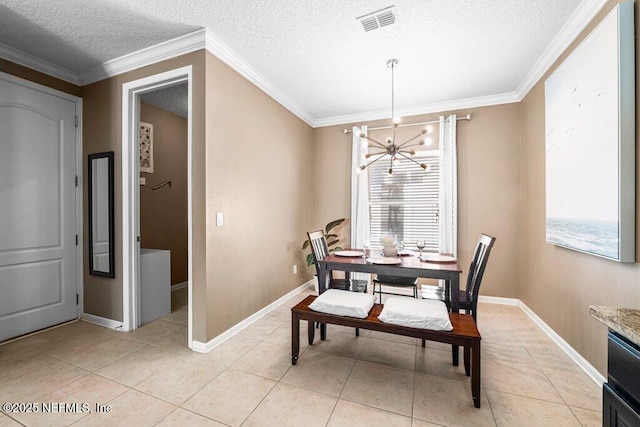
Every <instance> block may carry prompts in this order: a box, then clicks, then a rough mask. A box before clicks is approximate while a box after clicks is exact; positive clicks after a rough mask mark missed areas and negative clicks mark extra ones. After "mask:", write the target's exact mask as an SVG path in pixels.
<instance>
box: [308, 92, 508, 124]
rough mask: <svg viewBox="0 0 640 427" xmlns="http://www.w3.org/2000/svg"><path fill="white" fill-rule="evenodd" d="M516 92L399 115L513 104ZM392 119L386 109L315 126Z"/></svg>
mask: <svg viewBox="0 0 640 427" xmlns="http://www.w3.org/2000/svg"><path fill="white" fill-rule="evenodd" d="M519 101H520V99H519V98H518V96H517V94H516V93H515V92H509V93H502V94H498V95H490V96H479V97H476V98H467V99H456V100H452V101H444V102H434V103H430V104H423V105H415V106H412V107H406V108H399V109H398V110H397V111H396V115H397V116H402V117H407V116H418V115H421V114H430V113H441V112H444V111H452V110H462V109H465V108H477V107H488V106H491V105H500V104H511V103H513V102H519ZM380 119H391V112H390V111H389V110H388V109H386V110H376V111H369V112H366V113H357V114H347V115H344V116H333V117H327V118H323V119H317V120H316V121H315V122H314V124H315V126H314V127H325V126H334V125H344V124H348V123H362V122H370V121H373V120H380Z"/></svg>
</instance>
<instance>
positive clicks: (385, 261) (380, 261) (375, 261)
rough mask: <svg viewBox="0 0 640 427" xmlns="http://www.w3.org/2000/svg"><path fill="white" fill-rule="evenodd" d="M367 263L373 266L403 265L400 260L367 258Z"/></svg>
mask: <svg viewBox="0 0 640 427" xmlns="http://www.w3.org/2000/svg"><path fill="white" fill-rule="evenodd" d="M367 261H368V262H370V263H372V264H402V260H401V259H400V258H390V257H380V258H367Z"/></svg>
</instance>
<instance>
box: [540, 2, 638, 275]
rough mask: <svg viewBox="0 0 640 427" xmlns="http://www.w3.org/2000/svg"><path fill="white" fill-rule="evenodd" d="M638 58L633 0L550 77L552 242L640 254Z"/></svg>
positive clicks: (599, 252)
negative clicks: (638, 214)
mask: <svg viewBox="0 0 640 427" xmlns="http://www.w3.org/2000/svg"><path fill="white" fill-rule="evenodd" d="M634 63H635V59H634V23H633V1H631V0H628V1H626V2H624V3H620V4H618V5H617V6H616V7H615V8H614V9H613V10H612V11H611V12H610V13H609V15H607V17H605V18H604V19H603V20H602V22H601V23H600V24H599V25H598V26H597V27H596V28H595V29H594V30H593V31H592V32H591V33H590V34H589V35H588V36H587V37H586V38H585V39H584V41H582V43H580V45H579V46H578V47H576V49H575V50H574V51H573V52H572V53H571V54H570V55H569V56H568V57H567V58H566V59H565V60H564V62H563V63H562V64H560V65H559V66H558V68H557V69H556V70H555V71H554V72H553V74H551V75H550V76H549V78H548V79H547V80H546V82H545V132H546V139H545V148H546V156H545V160H546V173H545V178H546V239H547V242H548V243H551V244H554V245H558V246H563V247H566V248H570V249H575V250H578V251H581V252H585V253H588V254H592V255H596V256H600V257H604V258H609V259H612V260H616V261H621V262H633V261H634V260H635V67H634Z"/></svg>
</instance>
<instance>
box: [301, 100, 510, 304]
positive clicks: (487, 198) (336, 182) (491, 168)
mask: <svg viewBox="0 0 640 427" xmlns="http://www.w3.org/2000/svg"><path fill="white" fill-rule="evenodd" d="M455 113H456V114H458V116H464V115H466V114H471V117H472V119H471V121H465V120H460V121H458V126H457V136H458V255H459V258H460V261H461V265H463V266H468V265H469V263H470V262H471V255H472V253H473V250H474V248H475V245H476V242H477V240H478V236H479V234H480V233H487V234H490V235H492V236H495V237H496V238H497V241H496V245H495V247H494V249H493V252H492V253H491V259H490V261H489V265H488V267H487V271H486V274H485V279H484V280H483V284H482V294H483V295H493V296H501V297H508V298H517V296H518V295H517V293H518V286H517V284H518V274H519V268H518V265H519V259H520V257H519V252H520V220H519V212H520V193H519V190H520V185H519V183H520V175H519V174H520V168H519V159H520V104H517V103H515V104H505V105H498V106H493V107H482V108H474V109H469V110H461V111H455ZM443 114H450V112H446V113H443ZM437 119H438V115H437V114H430V115H422V116H415V117H403V122H404V123H415V122H422V121H431V120H437ZM365 124H367V125H369V126H370V127H376V126H384V125H388V124H389V120H385V121H375V122H370V123H365ZM352 127H353V125H352V124H350V125H340V126H330V127H325V128H319V129H316V130H315V144H314V159H315V164H316V168H315V171H314V177H315V179H314V181H315V185H314V194H315V198H316V209H315V212H316V214H315V215H314V216H313V221H314V222H313V226H314V228H320V227H323V226H324V224H326V223H327V222H328V221H330V220H332V219H336V218H342V217H345V218H349V217H350V216H351V181H350V180H351V139H352V136H351V134H347V135H345V134H344V133H343V129H344V128H347V129H351V128H352ZM418 129H419V128H403V129H402V131H401V132H402V133H400V134H399V135H398V140H399V141H405V140H406V139H407V138H409V137H411V136H413V135H414V134H416V133H417V132H418ZM388 132H389V131H372V132H370V135H371V136H372V137H374V138H376V139H377V140H380V141H384V139H385V137H386V135H387V134H388ZM433 138H434V142H435V143H434V146H433V147H434V148H437V146H438V144H437V139H438V125H434V132H433ZM349 227H350V223H347V226H346V227H345V230H344V231H343V236H345V238H346V241H348V240H349V235H350V234H349V233H350V232H349ZM465 270H466V268H465Z"/></svg>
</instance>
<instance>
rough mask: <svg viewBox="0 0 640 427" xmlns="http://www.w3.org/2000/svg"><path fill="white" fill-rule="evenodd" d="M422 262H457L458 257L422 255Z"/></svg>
mask: <svg viewBox="0 0 640 427" xmlns="http://www.w3.org/2000/svg"><path fill="white" fill-rule="evenodd" d="M420 261H424V262H457V261H458V259H457V258H456V257H453V256H450V255H440V254H429V255H422V256H421V257H420Z"/></svg>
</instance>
